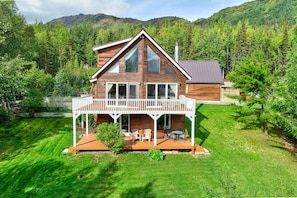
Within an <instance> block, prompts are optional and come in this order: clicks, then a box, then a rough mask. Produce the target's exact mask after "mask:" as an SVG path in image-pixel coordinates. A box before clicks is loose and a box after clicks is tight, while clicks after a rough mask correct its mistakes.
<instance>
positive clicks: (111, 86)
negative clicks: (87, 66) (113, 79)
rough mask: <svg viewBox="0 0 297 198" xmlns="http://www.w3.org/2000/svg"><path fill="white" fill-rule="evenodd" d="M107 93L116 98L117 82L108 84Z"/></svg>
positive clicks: (111, 97)
mask: <svg viewBox="0 0 297 198" xmlns="http://www.w3.org/2000/svg"><path fill="white" fill-rule="evenodd" d="M107 95H108V98H109V99H115V98H116V84H113V83H108V84H107Z"/></svg>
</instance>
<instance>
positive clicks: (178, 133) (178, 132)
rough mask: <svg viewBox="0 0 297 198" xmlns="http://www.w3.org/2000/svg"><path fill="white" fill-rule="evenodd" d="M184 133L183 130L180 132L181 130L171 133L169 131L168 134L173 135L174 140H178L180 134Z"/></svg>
mask: <svg viewBox="0 0 297 198" xmlns="http://www.w3.org/2000/svg"><path fill="white" fill-rule="evenodd" d="M183 134H184V132H182V131H172V132H171V133H170V136H171V135H174V136H175V137H176V138H175V139H176V140H178V139H179V136H180V135H183Z"/></svg>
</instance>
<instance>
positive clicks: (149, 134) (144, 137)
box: [141, 129, 152, 142]
mask: <svg viewBox="0 0 297 198" xmlns="http://www.w3.org/2000/svg"><path fill="white" fill-rule="evenodd" d="M151 137H152V129H144V133H143V134H142V137H141V139H142V141H143V140H148V141H149V142H150V141H151Z"/></svg>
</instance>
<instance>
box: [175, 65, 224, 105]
mask: <svg viewBox="0 0 297 198" xmlns="http://www.w3.org/2000/svg"><path fill="white" fill-rule="evenodd" d="M178 64H179V65H180V66H181V67H182V68H183V69H184V70H185V71H186V72H187V73H189V74H191V77H192V78H191V79H189V80H187V81H186V91H185V95H186V96H187V97H189V98H193V99H195V100H200V101H221V86H222V85H223V84H224V80H223V77H222V74H221V69H220V66H219V63H218V61H195V60H186V61H179V62H178Z"/></svg>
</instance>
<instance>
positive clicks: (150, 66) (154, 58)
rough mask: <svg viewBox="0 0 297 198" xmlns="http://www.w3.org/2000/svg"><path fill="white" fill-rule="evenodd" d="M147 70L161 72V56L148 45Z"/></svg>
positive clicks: (155, 72)
mask: <svg viewBox="0 0 297 198" xmlns="http://www.w3.org/2000/svg"><path fill="white" fill-rule="evenodd" d="M147 72H148V73H154V74H159V73H160V57H159V56H158V55H157V54H156V53H155V52H154V51H153V50H152V49H151V48H150V47H149V46H147Z"/></svg>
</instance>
